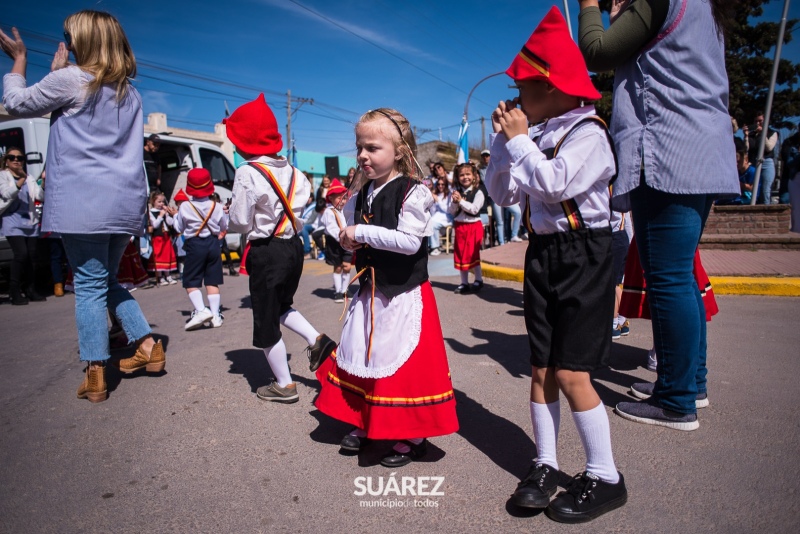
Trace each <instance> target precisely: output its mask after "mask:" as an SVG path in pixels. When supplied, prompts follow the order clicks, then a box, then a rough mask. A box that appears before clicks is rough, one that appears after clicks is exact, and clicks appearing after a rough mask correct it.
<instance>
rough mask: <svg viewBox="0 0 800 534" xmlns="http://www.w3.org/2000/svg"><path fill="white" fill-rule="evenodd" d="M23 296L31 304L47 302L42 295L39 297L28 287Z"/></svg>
mask: <svg viewBox="0 0 800 534" xmlns="http://www.w3.org/2000/svg"><path fill="white" fill-rule="evenodd" d="M25 295H26V296H27V297H28V300H30V301H31V302H44V301H46V300H47V298H46V297H45V296H44V295H40V294H39V293H37V292H36V290H35V289H33V288H32V287H29V288H28V290H27V291H25Z"/></svg>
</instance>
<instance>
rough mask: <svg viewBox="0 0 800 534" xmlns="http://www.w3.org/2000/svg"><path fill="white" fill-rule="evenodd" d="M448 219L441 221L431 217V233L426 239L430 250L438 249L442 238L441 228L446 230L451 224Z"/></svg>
mask: <svg viewBox="0 0 800 534" xmlns="http://www.w3.org/2000/svg"><path fill="white" fill-rule="evenodd" d="M449 219H450V218H449V217H448V219H447V220H442V219H440V218H437V217H432V221H431V224H432V226H433V233H432V234H431V235H430V236H429V237H428V240H429V241H428V245H430V249H431V250H434V249H437V248H439V244H440V243H441V241H440V240H441V237H442V228H446V227H447V226H450V225H452V224H453V222H452V221H451V220H449Z"/></svg>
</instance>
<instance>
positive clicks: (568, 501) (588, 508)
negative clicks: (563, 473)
mask: <svg viewBox="0 0 800 534" xmlns="http://www.w3.org/2000/svg"><path fill="white" fill-rule="evenodd" d="M627 501H628V490H627V489H626V488H625V479H624V478H623V477H622V473H619V482H617V483H616V484H609V483H608V482H603V481H602V480H600V479H599V478H596V477H595V476H594V475H592V474H590V473H588V472H586V471H584V472H583V473H578V474H577V475H575V477H574V478H573V479H572V482H570V483H569V486H567V491H562V492H561V493H559V494H558V496H557V497H556V498H555V499H553V502H551V503H550V505H549V506H548V507H547V509H546V510H545V511H544V513H545V514H547V517H549V518H550V519H552V520H554V521H558V522H560V523H586V522H588V521H591V520H592V519H595V518H597V517H600V516H601V515H603V514H605V513H606V512H610V511H611V510H614V509H616V508H619V507H620V506H622V505H623V504H625V503H626V502H627Z"/></svg>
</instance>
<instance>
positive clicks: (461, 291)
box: [453, 284, 470, 295]
mask: <svg viewBox="0 0 800 534" xmlns="http://www.w3.org/2000/svg"><path fill="white" fill-rule="evenodd" d="M469 291H470V288H469V284H460V285H459V286H458V287H457V288H456V290H455V291H454V292H453V293H458V294H459V295H464V294H466V293H469Z"/></svg>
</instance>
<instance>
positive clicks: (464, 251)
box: [448, 162, 486, 295]
mask: <svg viewBox="0 0 800 534" xmlns="http://www.w3.org/2000/svg"><path fill="white" fill-rule="evenodd" d="M453 176H454V179H453V187H454V191H453V195H452V197H451V198H452V201H451V202H450V207H449V208H448V210H449V211H450V214H451V215H452V216H453V228H454V230H455V239H454V241H455V243H454V249H453V250H454V252H453V263H454V265H455V268H456V270H458V271H461V284H460V285H459V286H458V287H457V288H456V290H455V292H456V293H459V294H461V295H463V294H465V293H469V292H470V291H474V292H478V291H480V290H481V288H482V287H483V274H482V273H481V242H482V241H483V223H482V222H481V215H480V212H481V208H482V207H483V204H484V203H485V202H486V196H485V195H484V194H483V192H482V191H481V188H480V187H479V183H480V174H478V167H476V166H475V164H474V163H471V162H468V163H462V164H461V165H456V167H455V169H453ZM470 271H473V272H474V274H475V281H474V282H473V283H472V285H471V286H470V285H469V272H470Z"/></svg>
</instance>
